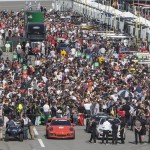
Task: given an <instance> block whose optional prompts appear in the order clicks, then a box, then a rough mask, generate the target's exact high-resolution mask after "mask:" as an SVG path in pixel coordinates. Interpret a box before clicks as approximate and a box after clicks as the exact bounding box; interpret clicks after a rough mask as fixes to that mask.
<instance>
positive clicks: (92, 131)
mask: <svg viewBox="0 0 150 150" xmlns="http://www.w3.org/2000/svg"><path fill="white" fill-rule="evenodd" d="M92 140H93V141H94V143H96V121H95V119H94V118H93V119H92V121H91V138H90V140H89V143H92Z"/></svg>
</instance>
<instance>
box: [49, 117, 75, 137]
mask: <svg viewBox="0 0 150 150" xmlns="http://www.w3.org/2000/svg"><path fill="white" fill-rule="evenodd" d="M46 136H47V138H55V139H56V138H59V139H60V138H62V139H64V138H66V139H75V128H74V124H72V123H71V122H70V120H69V119H66V118H65V119H64V118H52V120H51V122H50V123H47V124H46Z"/></svg>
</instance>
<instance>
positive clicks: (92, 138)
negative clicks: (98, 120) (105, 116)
mask: <svg viewBox="0 0 150 150" xmlns="http://www.w3.org/2000/svg"><path fill="white" fill-rule="evenodd" d="M92 140H93V141H94V143H96V131H92V133H91V138H90V140H89V142H92Z"/></svg>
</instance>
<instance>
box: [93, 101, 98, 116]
mask: <svg viewBox="0 0 150 150" xmlns="http://www.w3.org/2000/svg"><path fill="white" fill-rule="evenodd" d="M98 113H99V104H98V103H97V104H96V105H95V108H94V114H98Z"/></svg>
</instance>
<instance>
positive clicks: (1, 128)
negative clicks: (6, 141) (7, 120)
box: [0, 127, 3, 140]
mask: <svg viewBox="0 0 150 150" xmlns="http://www.w3.org/2000/svg"><path fill="white" fill-rule="evenodd" d="M1 139H3V127H0V140H1Z"/></svg>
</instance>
